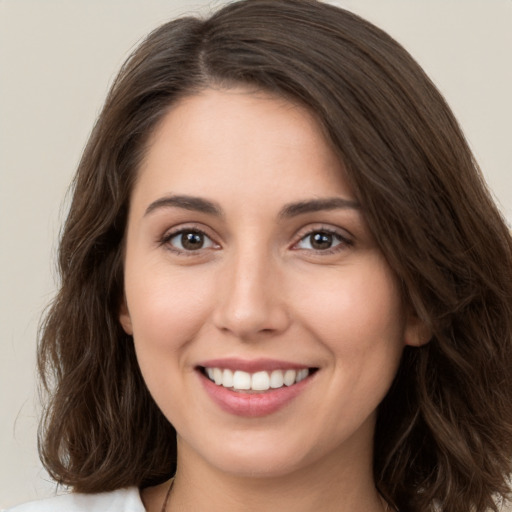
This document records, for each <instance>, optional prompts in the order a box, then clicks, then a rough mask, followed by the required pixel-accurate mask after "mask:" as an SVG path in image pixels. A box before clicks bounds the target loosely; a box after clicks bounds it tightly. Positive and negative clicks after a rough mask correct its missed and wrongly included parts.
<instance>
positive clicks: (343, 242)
mask: <svg viewBox="0 0 512 512" xmlns="http://www.w3.org/2000/svg"><path fill="white" fill-rule="evenodd" d="M185 234H191V235H196V236H200V237H202V240H203V242H204V241H205V240H208V241H209V242H208V244H209V245H208V247H204V245H203V246H202V247H199V248H198V249H185V248H184V247H183V243H182V242H183V240H181V241H180V243H181V245H182V247H181V248H179V247H176V245H174V244H172V243H171V241H172V240H173V239H174V238H176V237H180V236H181V237H183V235H185ZM317 234H320V235H327V236H329V237H332V238H333V242H334V241H335V240H336V241H337V242H338V243H336V245H334V246H333V247H329V248H327V249H314V248H312V247H311V248H301V247H298V245H299V244H300V243H301V242H303V241H305V240H307V239H308V238H310V245H311V237H313V236H314V235H317ZM160 245H162V246H166V247H167V248H168V249H169V250H170V251H172V252H174V253H176V254H179V255H185V256H195V255H197V254H198V253H199V251H201V250H202V249H211V248H214V249H217V248H220V245H219V244H217V243H216V242H215V241H214V240H213V239H212V238H211V237H210V236H208V235H207V234H206V233H205V232H204V231H203V230H201V229H198V228H194V227H190V228H187V227H185V228H180V229H178V230H176V231H171V232H170V233H166V234H165V235H164V236H163V237H162V239H161V240H160ZM352 245H354V243H353V241H352V240H351V239H349V238H348V237H347V236H346V235H342V234H341V233H340V232H339V231H337V230H334V229H331V228H325V227H321V228H316V229H310V230H309V231H307V232H306V233H304V234H302V236H301V237H300V238H299V240H298V241H297V242H295V243H294V244H293V245H292V247H291V248H292V250H296V251H307V252H313V253H315V254H320V255H327V254H334V253H337V252H339V251H342V250H343V249H345V248H347V247H351V246H352Z"/></svg>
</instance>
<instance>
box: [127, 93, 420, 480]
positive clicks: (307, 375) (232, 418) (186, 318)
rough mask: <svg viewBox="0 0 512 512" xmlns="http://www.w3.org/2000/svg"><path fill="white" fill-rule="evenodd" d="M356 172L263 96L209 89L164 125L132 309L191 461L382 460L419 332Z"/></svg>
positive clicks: (133, 233)
mask: <svg viewBox="0 0 512 512" xmlns="http://www.w3.org/2000/svg"><path fill="white" fill-rule="evenodd" d="M344 176H345V175H344V169H343V166H342V165H341V164H340V162H339V160H338V159H337V158H336V155H335V154H334V152H333V150H332V149H331V148H330V146H329V145H328V144H327V143H326V141H325V139H324V137H323V135H322V132H321V129H320V127H319V125H318V124H317V122H316V120H315V119H314V118H313V116H312V115H310V114H309V113H308V112H307V111H306V110H304V109H303V108H301V107H298V106H296V105H294V104H292V103H290V102H288V101H286V100H284V99H280V98H277V97H275V96H270V95H267V94H264V93H261V92H254V91H249V90H247V89H242V88H235V89H230V90H212V89H207V90H205V91H204V92H202V93H200V94H197V95H194V96H191V97H188V98H185V99H183V100H181V101H180V102H178V103H177V104H175V105H174V106H173V108H172V109H171V110H170V111H169V113H168V114H167V115H166V117H165V118H164V119H163V122H162V123H161V124H160V125H159V127H158V128H157V130H156V132H155V133H154V135H153V137H152V139H151V141H150V144H149V148H148V153H147V156H146V158H145V161H144V164H143V165H142V167H141V169H140V174H139V177H138V181H137V182H136V184H135V187H134V190H133V194H132V198H131V206H130V213H129V222H128V228H127V243H126V257H125V297H126V300H125V303H124V304H123V306H122V308H121V313H120V320H121V323H122V325H123V327H124V329H125V330H126V331H127V332H128V333H129V334H133V338H134V343H135V348H136V352H137V357H138V361H139V364H140V368H141V370H142V373H143V376H144V378H145V381H146V383H147V386H148V388H149V390H150V392H151V394H152V396H153V397H154V399H155V401H156V402H157V404H158V405H159V407H160V408H161V410H162V411H163V413H164V414H165V416H166V417H167V418H168V419H169V421H170V422H171V423H172V424H173V425H174V427H175V428H176V430H177V433H178V447H179V448H178V449H179V457H180V460H197V461H201V463H202V464H206V465H207V466H208V467H213V468H216V469H218V470H221V471H225V472H229V473H232V474H237V475H259V476H265V475H268V476H276V475H283V474H287V473H289V472H292V471H295V470H298V469H300V468H303V467H306V466H308V465H311V464H319V463H323V462H327V461H329V460H330V461H344V462H343V463H344V464H345V463H346V462H347V460H352V461H353V462H354V464H357V463H361V461H363V463H364V464H369V463H371V450H372V436H373V429H374V420H375V414H376V413H375V411H376V408H377V406H378V404H379V402H380V401H381V400H382V398H383V397H384V395H385V394H386V392H387V390H388V388H389V386H390V384H391V382H392V380H393V377H394V375H395V372H396V370H397V367H398V364H399V360H400V356H401V353H402V349H403V346H404V344H406V343H411V344H415V343H417V342H418V339H417V338H418V332H417V331H418V328H417V325H416V324H417V322H415V321H414V319H410V318H409V316H408V315H406V312H405V311H404V307H403V305H402V301H401V296H400V293H399V290H398V286H397V282H396V280H395V277H394V275H393V272H392V271H391V269H390V268H389V266H388V264H387V263H386V261H385V259H384V257H383V255H382V254H381V252H380V251H379V249H378V247H377V246H376V243H375V241H374V239H373V237H372V234H371V233H370V231H369V229H368V226H367V225H366V222H365V219H364V212H363V211H362V210H361V208H360V206H359V205H358V203H357V201H356V199H355V198H354V196H353V194H352V191H351V189H350V187H349V186H348V183H347V181H346V179H345V177H344ZM214 381H216V382H214Z"/></svg>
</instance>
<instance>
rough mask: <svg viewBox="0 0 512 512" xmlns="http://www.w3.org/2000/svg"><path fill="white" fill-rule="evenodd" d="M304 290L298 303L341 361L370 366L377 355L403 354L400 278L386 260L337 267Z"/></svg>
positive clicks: (397, 355) (313, 326)
mask: <svg viewBox="0 0 512 512" xmlns="http://www.w3.org/2000/svg"><path fill="white" fill-rule="evenodd" d="M315 283H316V285H315V286H314V287H311V286H309V287H305V284H304V283H303V284H302V288H303V289H309V290H310V292H309V293H307V294H304V293H302V294H301V299H300V303H299V308H300V311H301V313H300V314H301V316H302V318H303V319H304V320H303V321H304V322H305V323H307V324H308V325H309V328H310V330H312V331H313V332H314V333H315V334H316V335H317V336H318V337H319V338H320V339H321V340H322V342H323V343H324V344H325V345H327V347H328V349H329V350H330V351H331V352H332V353H333V355H334V356H335V357H336V358H337V361H338V362H339V364H347V365H354V364H355V365H357V366H359V365H361V366H366V365H368V364H369V362H370V361H373V360H375V359H377V358H380V359H381V360H382V358H385V359H386V360H387V359H388V358H391V359H393V363H392V365H393V366H396V363H395V361H397V360H398V359H399V358H400V355H401V352H402V347H403V336H404V312H403V307H402V301H401V297H400V293H399V290H398V286H397V283H396V281H395V279H394V277H393V275H392V273H391V271H390V270H389V269H388V267H387V265H386V264H385V263H384V262H381V261H380V259H374V258H372V259H370V261H368V264H367V265H364V266H362V265H360V266H357V267H356V266H353V267H351V266H346V267H344V268H341V269H336V271H335V272H333V273H330V274H329V275H328V276H326V277H325V278H324V279H322V278H321V276H316V279H315Z"/></svg>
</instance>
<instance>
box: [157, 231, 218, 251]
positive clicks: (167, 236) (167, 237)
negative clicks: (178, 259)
mask: <svg viewBox="0 0 512 512" xmlns="http://www.w3.org/2000/svg"><path fill="white" fill-rule="evenodd" d="M209 231H210V230H208V229H205V228H203V227H199V226H198V225H197V224H179V225H177V226H174V227H172V228H169V229H167V230H166V231H165V232H164V234H163V235H162V236H161V237H159V239H158V245H160V246H165V247H166V248H167V249H168V250H169V251H172V252H174V253H176V254H181V255H186V256H194V255H199V254H200V253H203V252H204V251H205V250H211V249H214V250H216V249H220V247H221V245H220V244H219V243H218V242H217V241H216V237H214V236H212V235H211V234H210V233H209ZM182 233H198V234H201V235H203V236H204V237H205V238H208V240H210V241H211V243H212V245H213V246H210V247H204V248H203V247H201V248H200V249H197V250H186V249H180V248H178V247H174V246H171V245H170V243H169V242H170V241H171V240H172V239H173V238H174V237H176V236H178V235H180V234H182Z"/></svg>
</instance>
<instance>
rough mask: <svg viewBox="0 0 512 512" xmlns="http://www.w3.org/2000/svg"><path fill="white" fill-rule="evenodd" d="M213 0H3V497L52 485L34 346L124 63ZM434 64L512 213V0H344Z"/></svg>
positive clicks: (41, 492)
mask: <svg viewBox="0 0 512 512" xmlns="http://www.w3.org/2000/svg"><path fill="white" fill-rule="evenodd" d="M221 3H223V2H207V1H204V0H203V1H201V0H167V1H163V0H123V1H121V0H73V1H71V0H0V410H1V414H0V454H1V455H0V508H2V507H6V506H9V505H12V504H14V503H16V502H20V501H25V500H28V499H33V498H35V497H41V496H46V495H49V494H50V493H51V492H53V485H52V484H51V483H49V482H48V479H47V477H45V474H44V472H43V470H42V469H41V466H40V465H39V463H38V460H37V455H36V441H35V432H36V425H37V410H38V408H37V398H36V396H37V395H36V393H35V389H36V387H35V381H34V348H35V337H36V328H37V322H38V318H39V315H40V312H41V310H42V308H43V307H44V305H45V304H46V303H47V301H48V300H49V299H50V298H51V297H52V294H53V291H54V256H55V249H56V240H57V236H58V232H59V226H60V224H61V222H62V218H63V215H64V213H63V212H65V203H64V202H63V198H64V195H65V192H66V189H67V186H68V184H69V182H70V179H71V176H72V174H73V169H74V168H75V166H76V164H77V161H78V159H79V156H80V153H81V150H82V148H83V146H84V144H85V141H86V138H87V135H88V132H89V130H90V128H91V126H92V123H93V121H94V119H95V117H96V115H97V113H98V111H99V108H100V106H101V104H102V101H103V98H104V96H105V94H106V91H107V89H108V86H109V84H110V82H111V80H112V79H113V77H114V74H115V72H116V70H117V69H118V68H119V66H120V64H121V63H122V61H123V60H124V58H125V57H126V56H127V54H128V52H129V51H130V49H131V48H133V46H134V45H135V44H136V43H137V41H138V40H139V39H140V38H141V37H142V36H143V35H144V34H145V33H147V32H148V31H149V30H150V29H152V28H153V27H155V26H156V25H158V24H160V23H161V22H164V21H166V20H168V19H169V18H171V17H174V16H177V15H179V14H182V13H185V12H195V11H197V10H198V9H201V10H202V11H203V12H208V10H209V9H210V8H212V7H214V6H216V5H219V4H221ZM333 3H337V4H339V5H341V6H344V7H346V8H348V9H351V10H353V11H355V12H357V13H359V14H361V15H363V16H364V17H366V18H368V19H369V20H371V21H373V22H375V23H376V24H377V25H379V26H381V27H382V28H384V29H386V30H387V31H388V32H390V33H391V34H392V35H393V36H394V37H395V38H396V39H398V40H399V41H400V42H402V43H403V44H404V45H405V46H406V47H407V48H408V49H409V50H410V51H411V53H412V54H413V55H414V56H415V57H416V58H417V60H418V61H419V62H420V63H421V64H422V65H423V67H424V68H425V69H426V71H427V72H428V73H429V74H430V75H431V77H432V78H433V79H434V81H435V82H436V83H437V84H438V86H439V87H440V89H441V90H442V92H443V93H444V94H445V96H446V98H447V99H448V102H449V103H450V104H451V105H452V107H453V109H454V111H455V114H456V115H457V117H458V118H459V120H460V122H461V124H462V126H463V128H464V130H465V132H466V135H467V137H468V139H469V141H470V143H471V146H472V147H473V149H474V152H475V154H476V157H477V159H478V161H479V162H480V164H481V166H482V168H483V170H484V173H485V175H486V177H487V179H488V182H489V184H490V186H491V188H492V189H493V190H494V192H495V194H496V197H497V199H498V201H499V202H500V203H501V206H502V209H503V212H504V213H505V215H506V216H507V217H508V219H509V220H512V177H511V173H510V170H511V169H510V167H511V163H512V143H511V140H510V139H511V127H510V126H511V119H512V100H511V93H510V91H512V67H511V65H510V62H511V57H512V1H511V0H402V1H398V0H339V1H337V2H333Z"/></svg>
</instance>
